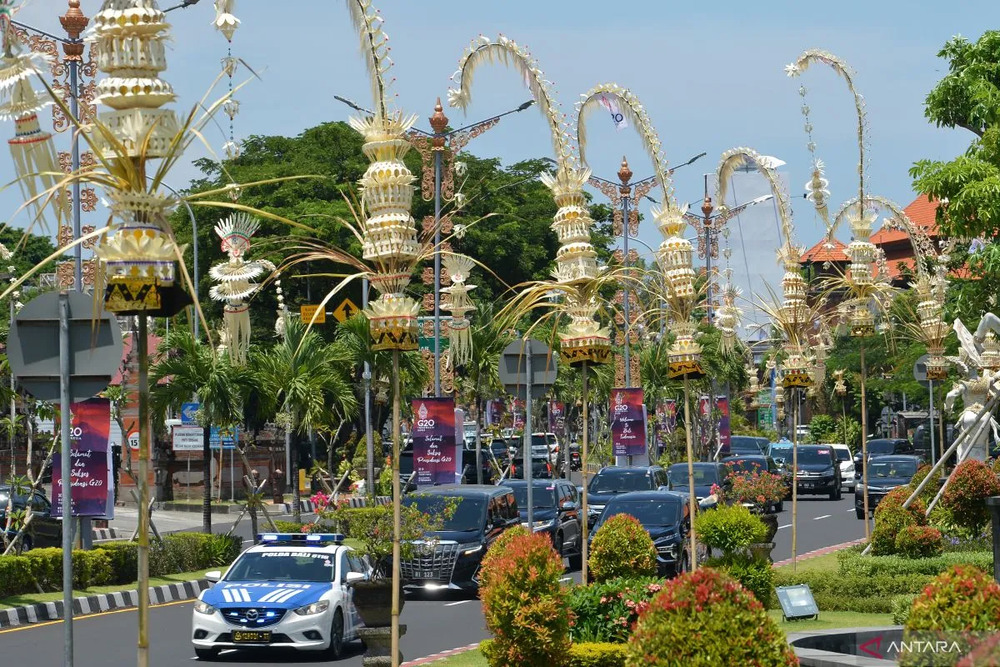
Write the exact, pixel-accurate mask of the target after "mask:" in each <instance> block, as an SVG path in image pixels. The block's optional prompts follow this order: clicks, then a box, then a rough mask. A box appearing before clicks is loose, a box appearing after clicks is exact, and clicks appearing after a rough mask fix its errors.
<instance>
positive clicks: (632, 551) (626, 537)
mask: <svg viewBox="0 0 1000 667" xmlns="http://www.w3.org/2000/svg"><path fill="white" fill-rule="evenodd" d="M587 564H588V565H589V566H590V577H591V578H592V579H593V580H594V581H595V582H600V581H608V580H610V579H622V578H635V577H651V576H653V575H655V574H656V547H654V546H653V539H652V538H651V537H650V536H649V533H648V532H646V529H645V528H643V527H642V524H641V523H639V520H638V519H636V518H635V517H633V516H629V515H628V514H616V515H615V516H613V517H611V518H610V519H608V520H607V521H605V522H604V523H603V524H601V527H600V528H599V529H598V530H597V533H595V534H594V540H593V542H591V545H590V556H589V558H588V560H587Z"/></svg>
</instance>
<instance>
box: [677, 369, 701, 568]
mask: <svg viewBox="0 0 1000 667" xmlns="http://www.w3.org/2000/svg"><path fill="white" fill-rule="evenodd" d="M684 434H685V438H686V440H687V461H688V508H689V510H690V514H689V516H688V523H689V526H688V534H689V535H690V536H691V554H690V559H689V562H690V563H691V571H692V572H694V571H695V570H697V569H698V551H697V546H698V544H697V541H696V539H695V535H694V513H695V494H694V447H693V446H692V444H691V389H690V387H689V385H688V376H687V375H685V376H684ZM682 554H683V551H682V552H681V554H678V556H679V557H680V558H682V559H683V555H682ZM681 565H683V560H682V561H681ZM675 567H676V566H675Z"/></svg>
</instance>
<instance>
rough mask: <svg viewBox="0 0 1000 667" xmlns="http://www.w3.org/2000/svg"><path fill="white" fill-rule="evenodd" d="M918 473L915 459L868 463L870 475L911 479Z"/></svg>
mask: <svg viewBox="0 0 1000 667" xmlns="http://www.w3.org/2000/svg"><path fill="white" fill-rule="evenodd" d="M915 474H917V464H916V462H914V461H878V460H876V461H872V462H871V463H869V464H868V477H869V478H871V477H878V478H893V479H910V478H911V477H913V476H914V475H915Z"/></svg>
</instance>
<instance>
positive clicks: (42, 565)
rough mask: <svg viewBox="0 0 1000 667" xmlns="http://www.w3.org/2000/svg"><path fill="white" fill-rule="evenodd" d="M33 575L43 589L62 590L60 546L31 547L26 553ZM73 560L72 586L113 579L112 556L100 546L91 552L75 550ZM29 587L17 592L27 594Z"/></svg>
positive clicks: (104, 582) (81, 586)
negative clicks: (47, 547)
mask: <svg viewBox="0 0 1000 667" xmlns="http://www.w3.org/2000/svg"><path fill="white" fill-rule="evenodd" d="M24 557H25V558H27V559H28V562H29V566H30V567H31V572H32V575H33V576H34V579H35V581H37V582H38V585H39V586H41V587H42V588H44V589H46V590H51V591H58V590H62V587H63V580H62V549H60V548H59V547H51V548H49V549H32V550H31V551H28V552H26V553H25V556H24ZM72 560H73V588H76V589H83V588H90V587H91V586H104V585H107V584H108V583H110V582H111V580H112V570H111V559H110V558H108V555H107V553H105V552H104V551H102V550H100V549H95V550H93V551H82V550H75V551H73V555H72ZM31 590H32V587H29V588H27V589H25V590H22V591H18V592H19V593H27V592H29V591H31Z"/></svg>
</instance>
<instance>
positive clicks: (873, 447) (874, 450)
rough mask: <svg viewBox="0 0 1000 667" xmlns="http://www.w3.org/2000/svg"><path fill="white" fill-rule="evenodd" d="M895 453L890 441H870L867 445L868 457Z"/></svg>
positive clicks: (894, 447)
mask: <svg viewBox="0 0 1000 667" xmlns="http://www.w3.org/2000/svg"><path fill="white" fill-rule="evenodd" d="M894 451H896V446H895V445H894V444H893V443H892V440H872V441H871V442H869V443H868V455H869V456H871V455H872V454H892V453H893V452H894Z"/></svg>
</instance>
